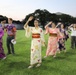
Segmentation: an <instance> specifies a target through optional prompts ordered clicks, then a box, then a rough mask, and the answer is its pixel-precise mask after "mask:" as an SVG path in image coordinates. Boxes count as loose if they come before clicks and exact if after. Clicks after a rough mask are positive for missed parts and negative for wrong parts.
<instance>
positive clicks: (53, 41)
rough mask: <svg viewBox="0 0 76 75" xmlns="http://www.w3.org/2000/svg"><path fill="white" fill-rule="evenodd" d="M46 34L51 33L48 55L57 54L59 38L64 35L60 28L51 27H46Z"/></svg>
mask: <svg viewBox="0 0 76 75" xmlns="http://www.w3.org/2000/svg"><path fill="white" fill-rule="evenodd" d="M46 34H49V39H48V47H47V51H46V56H50V55H55V54H56V52H57V49H58V40H59V39H60V38H62V35H61V33H60V32H59V29H57V28H54V29H53V28H49V27H47V28H46Z"/></svg>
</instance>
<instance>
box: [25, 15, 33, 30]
mask: <svg viewBox="0 0 76 75" xmlns="http://www.w3.org/2000/svg"><path fill="white" fill-rule="evenodd" d="M32 19H33V16H31V17H30V18H29V19H28V20H27V22H26V23H25V25H24V29H25V28H26V27H27V26H28V23H29V22H30V21H31V20H32Z"/></svg>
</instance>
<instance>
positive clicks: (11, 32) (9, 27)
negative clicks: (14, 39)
mask: <svg viewBox="0 0 76 75" xmlns="http://www.w3.org/2000/svg"><path fill="white" fill-rule="evenodd" d="M5 28H6V30H7V35H9V36H14V35H15V32H16V27H15V26H14V25H13V24H12V25H7V26H6V27H5Z"/></svg>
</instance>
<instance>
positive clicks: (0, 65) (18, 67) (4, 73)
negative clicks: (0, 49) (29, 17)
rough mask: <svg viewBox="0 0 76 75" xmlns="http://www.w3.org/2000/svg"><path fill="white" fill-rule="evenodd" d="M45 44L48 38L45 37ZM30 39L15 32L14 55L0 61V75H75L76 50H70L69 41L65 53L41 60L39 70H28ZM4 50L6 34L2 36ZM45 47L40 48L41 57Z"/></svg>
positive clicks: (22, 31) (22, 33)
mask: <svg viewBox="0 0 76 75" xmlns="http://www.w3.org/2000/svg"><path fill="white" fill-rule="evenodd" d="M45 40H46V44H47V40H48V36H47V35H45ZM30 45H31V38H29V39H27V38H26V37H25V31H24V30H20V31H17V44H16V45H15V53H16V55H15V56H13V55H8V56H7V59H6V60H0V75H76V50H71V49H70V40H68V41H67V42H66V47H67V52H66V53H64V52H61V54H57V57H56V58H52V57H48V58H46V59H44V58H43V63H42V65H41V67H39V68H35V67H34V68H32V69H28V66H29V63H30ZM4 49H5V53H7V48H6V34H5V36H4ZM45 52H46V47H42V57H44V56H45Z"/></svg>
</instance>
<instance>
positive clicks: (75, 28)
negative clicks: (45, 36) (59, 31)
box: [69, 24, 76, 49]
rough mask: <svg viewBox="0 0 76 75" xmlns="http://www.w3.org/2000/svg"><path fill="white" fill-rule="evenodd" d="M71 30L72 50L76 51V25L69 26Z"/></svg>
mask: <svg viewBox="0 0 76 75" xmlns="http://www.w3.org/2000/svg"><path fill="white" fill-rule="evenodd" d="M69 29H70V30H71V31H72V32H71V48H72V49H74V48H76V24H72V25H71V26H69Z"/></svg>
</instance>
